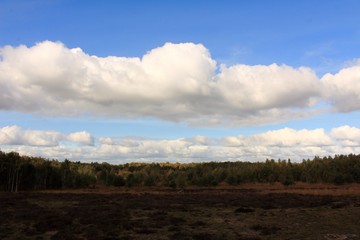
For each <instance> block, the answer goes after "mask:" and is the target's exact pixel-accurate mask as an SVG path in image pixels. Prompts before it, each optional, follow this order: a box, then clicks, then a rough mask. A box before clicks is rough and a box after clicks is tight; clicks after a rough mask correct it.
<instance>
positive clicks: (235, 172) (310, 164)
mask: <svg viewBox="0 0 360 240" xmlns="http://www.w3.org/2000/svg"><path fill="white" fill-rule="evenodd" d="M275 182H281V183H283V184H284V185H291V184H294V183H295V182H306V183H330V184H346V183H360V155H354V154H349V155H335V156H334V157H330V156H329V157H322V158H320V157H315V158H313V159H312V160H310V159H307V160H303V161H302V162H300V163H293V162H291V160H290V159H288V160H277V161H275V160H274V159H267V160H266V161H265V162H254V163H253V162H204V163H187V164H180V163H168V162H167V163H126V164H120V165H111V164H109V163H98V162H93V163H81V162H72V161H69V160H67V159H65V160H64V161H58V160H49V159H45V158H42V157H29V156H20V155H19V154H18V153H16V152H9V153H5V152H2V151H0V190H1V191H9V192H17V191H24V190H41V189H65V188H85V187H95V186H97V185H106V186H119V187H121V186H127V187H133V186H167V187H172V188H183V187H186V186H216V185H218V184H228V185H238V184H242V183H275Z"/></svg>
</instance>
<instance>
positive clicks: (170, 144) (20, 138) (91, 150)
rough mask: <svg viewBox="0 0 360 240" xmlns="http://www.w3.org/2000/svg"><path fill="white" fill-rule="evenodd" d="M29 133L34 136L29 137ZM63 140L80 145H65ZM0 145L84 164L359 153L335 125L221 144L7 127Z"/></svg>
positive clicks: (354, 134)
mask: <svg viewBox="0 0 360 240" xmlns="http://www.w3.org/2000/svg"><path fill="white" fill-rule="evenodd" d="M34 134H35V136H36V137H33V138H31V137H30V136H31V135H34ZM10 136H12V138H10ZM49 136H51V137H49ZM54 136H55V137H54ZM34 139H36V140H34ZM49 139H50V140H49ZM69 140H71V141H74V142H76V143H80V144H68V143H67V142H66V141H69ZM45 143H46V144H45ZM92 143H93V145H91V144H92ZM0 144H1V145H2V149H1V150H2V151H18V152H20V154H26V155H31V156H43V157H46V158H50V159H52V158H57V159H59V160H62V159H65V158H68V159H71V160H74V161H84V162H92V161H100V162H102V161H107V162H111V163H125V162H166V161H170V162H204V161H238V160H240V161H264V160H265V159H266V158H273V159H279V158H281V159H288V158H291V159H292V160H293V161H301V160H302V159H307V158H313V157H314V156H328V155H334V154H349V153H357V152H359V151H360V129H359V128H355V127H349V126H340V127H337V128H333V129H332V130H331V131H329V132H326V131H325V130H324V129H321V128H320V129H302V130H295V129H291V128H283V129H278V130H273V131H266V132H263V133H258V134H253V135H246V136H245V135H240V136H227V137H224V138H221V139H218V138H208V137H204V136H196V137H193V138H187V139H184V138H179V139H148V138H136V137H118V138H110V137H100V138H98V139H95V140H94V138H93V137H92V136H91V134H90V133H87V132H77V133H73V134H69V135H65V134H61V133H58V132H48V131H35V130H22V129H21V128H19V127H17V126H10V127H3V128H0ZM85 144H87V145H91V146H87V145H85Z"/></svg>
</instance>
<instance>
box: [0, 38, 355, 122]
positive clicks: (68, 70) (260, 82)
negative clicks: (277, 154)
mask: <svg viewBox="0 0 360 240" xmlns="http://www.w3.org/2000/svg"><path fill="white" fill-rule="evenodd" d="M0 59H1V60H0V109H2V110H12V111H20V112H30V113H34V114H40V115H49V116H74V117H76V116H81V115H92V116H108V117H113V118H114V117H115V118H117V117H120V118H139V117H140V118H141V117H154V118H158V119H163V120H167V121H184V122H187V123H189V124H195V125H196V124H201V125H204V124H207V125H219V124H230V125H249V124H258V123H274V122H281V121H286V120H289V119H292V118H301V117H306V116H308V115H312V114H316V113H317V112H318V111H320V112H321V109H320V110H319V103H323V102H326V103H328V104H330V107H332V108H333V109H334V110H336V111H343V112H349V111H357V110H359V109H360V104H359V102H360V97H359V96H360V63H359V61H354V65H352V66H349V67H347V68H345V69H343V70H341V71H339V73H337V74H334V75H331V74H326V75H325V76H324V77H322V78H321V79H320V78H318V77H317V76H316V74H315V72H314V71H312V70H311V69H310V68H306V67H300V68H293V67H290V66H287V65H277V64H272V65H268V66H265V65H255V66H248V65H242V64H237V65H233V66H229V67H228V66H225V65H222V64H220V65H219V64H217V63H216V62H215V60H214V59H212V58H211V56H210V53H209V51H208V50H207V49H206V48H205V47H204V46H203V45H201V44H193V43H181V44H173V43H166V44H165V45H164V46H162V47H159V48H156V49H153V50H151V51H149V52H148V53H147V54H145V55H144V56H143V57H142V58H126V57H114V56H111V57H105V58H101V57H97V56H90V55H88V54H86V53H84V52H83V51H82V50H81V49H79V48H74V49H69V48H67V47H65V46H64V45H63V44H62V43H59V42H50V41H44V42H41V43H38V44H36V45H35V46H32V47H26V46H19V47H11V46H5V47H3V48H1V49H0ZM328 104H322V105H324V106H327V105H328Z"/></svg>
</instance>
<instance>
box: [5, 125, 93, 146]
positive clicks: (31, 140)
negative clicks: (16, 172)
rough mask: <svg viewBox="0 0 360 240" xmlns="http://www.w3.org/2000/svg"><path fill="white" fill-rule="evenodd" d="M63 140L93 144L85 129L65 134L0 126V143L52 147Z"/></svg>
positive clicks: (91, 137)
mask: <svg viewBox="0 0 360 240" xmlns="http://www.w3.org/2000/svg"><path fill="white" fill-rule="evenodd" d="M64 141H70V142H74V143H81V144H84V145H93V144H94V137H93V136H91V134H90V133H88V132H85V131H83V132H75V133H71V134H69V135H65V134H62V133H59V132H55V131H38V130H23V129H22V128H21V127H19V126H15V125H14V126H6V127H3V128H0V144H2V145H25V146H41V147H54V146H59V144H60V142H64Z"/></svg>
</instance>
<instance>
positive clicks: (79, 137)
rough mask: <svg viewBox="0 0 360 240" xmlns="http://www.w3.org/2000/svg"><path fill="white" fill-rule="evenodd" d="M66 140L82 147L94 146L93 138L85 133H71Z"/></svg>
mask: <svg viewBox="0 0 360 240" xmlns="http://www.w3.org/2000/svg"><path fill="white" fill-rule="evenodd" d="M67 139H68V140H69V141H72V142H77V143H81V144H84V145H94V137H93V136H92V135H91V134H90V133H88V132H85V131H82V132H75V133H71V134H69V135H68V136H67Z"/></svg>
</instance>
